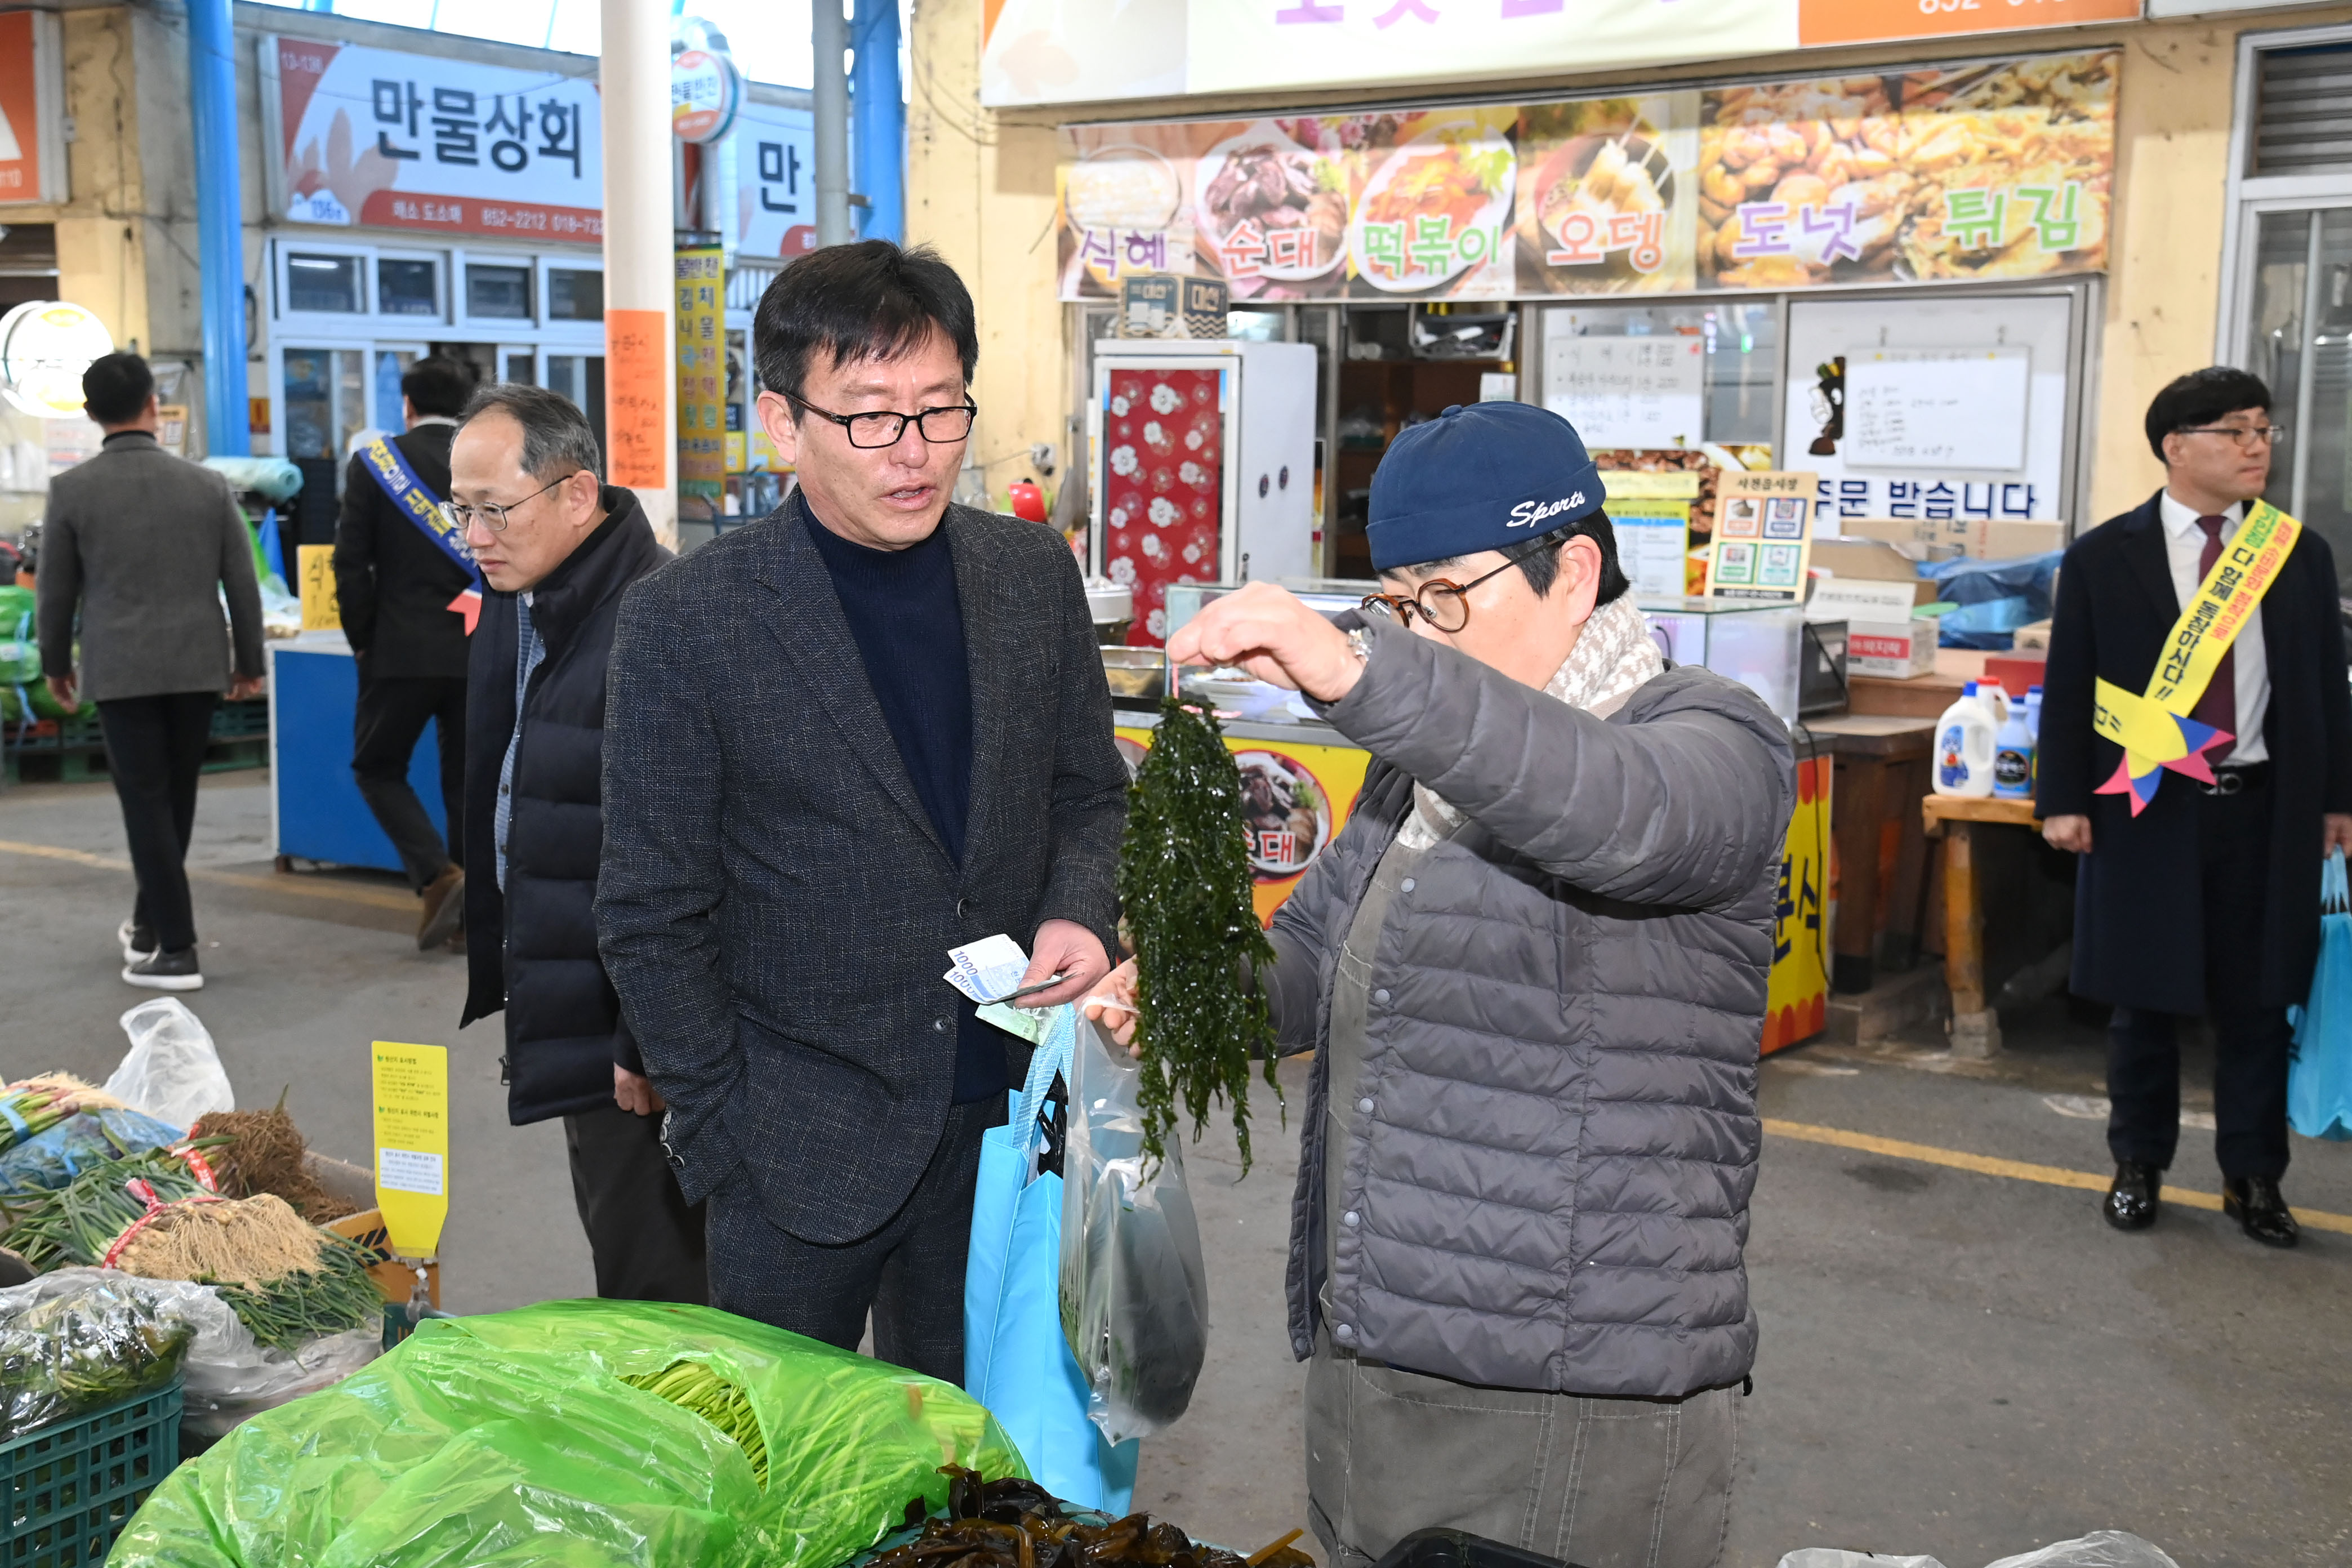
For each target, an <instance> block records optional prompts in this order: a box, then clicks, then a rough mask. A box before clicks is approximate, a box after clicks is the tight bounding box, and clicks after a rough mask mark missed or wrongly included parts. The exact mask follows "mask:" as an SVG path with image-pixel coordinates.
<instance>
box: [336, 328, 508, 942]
mask: <svg viewBox="0 0 2352 1568" xmlns="http://www.w3.org/2000/svg"><path fill="white" fill-rule="evenodd" d="M467 385H468V380H467V374H466V373H465V372H464V371H463V370H462V369H460V368H459V367H458V366H457V364H455V363H452V362H450V361H448V360H446V359H424V360H419V361H417V362H416V363H415V364H414V365H411V366H410V367H409V369H408V373H407V374H405V375H403V376H402V377H401V378H400V411H401V414H402V416H403V417H404V419H405V420H406V422H407V426H408V430H407V434H405V435H402V436H394V437H390V438H389V439H388V440H387V441H386V442H385V445H386V446H387V447H390V448H391V450H392V452H393V453H394V454H396V459H395V460H394V461H392V462H390V463H388V464H384V465H383V466H379V465H378V464H377V463H374V462H371V460H370V458H369V454H368V453H366V452H364V451H362V452H356V453H353V454H352V460H351V464H350V467H349V468H347V469H346V470H345V471H344V474H343V511H342V517H341V521H338V522H337V523H336V525H335V602H336V605H337V606H338V607H339V608H340V609H341V612H342V620H343V637H344V638H345V639H346V640H347V641H349V642H350V644H351V645H352V654H353V656H354V657H355V658H357V659H358V661H359V671H360V694H359V710H358V715H357V719H356V721H355V722H354V724H353V726H352V731H353V733H352V776H353V777H355V778H356V779H357V780H358V781H359V786H360V795H361V797H362V799H364V800H365V801H366V802H367V804H368V809H369V810H370V811H371V812H373V813H374V814H375V819H376V822H377V824H378V825H379V826H382V827H383V833H384V837H387V838H389V839H391V840H392V847H393V848H394V850H396V851H398V853H399V855H400V864H401V868H402V869H403V870H404V871H405V872H407V874H408V884H409V886H410V887H412V888H414V889H416V891H417V894H418V896H419V897H421V898H422V899H423V900H425V910H424V914H423V917H422V918H421V919H420V920H419V921H418V922H417V928H416V945H417V946H418V947H419V948H421V949H431V948H436V947H438V946H440V945H441V944H442V943H443V942H447V941H448V940H449V939H450V938H451V937H453V936H455V935H457V930H458V921H459V920H460V918H461V916H462V915H463V913H464V911H465V907H466V905H465V893H464V889H465V873H464V872H462V871H461V870H459V869H458V866H459V864H460V863H461V862H462V861H463V859H464V858H465V857H464V853H463V847H464V845H465V842H466V835H465V826H464V813H465V804H464V803H465V781H466V634H467V632H469V631H471V630H472V629H473V628H472V626H471V625H470V624H469V621H468V618H467V615H466V613H465V611H464V610H463V609H461V608H458V607H457V605H458V603H459V595H463V594H467V593H469V592H470V591H471V590H472V588H473V587H474V580H473V578H472V576H471V575H469V574H467V571H466V569H465V568H464V567H462V566H460V565H458V564H457V563H456V562H454V561H452V560H451V559H450V558H449V556H448V555H447V553H446V552H444V551H443V550H442V548H441V547H440V546H439V545H437V544H436V543H435V542H433V539H432V538H431V536H430V535H428V534H427V533H426V531H425V529H424V528H423V527H422V526H421V525H420V524H419V522H418V521H417V519H416V518H415V515H413V514H412V513H411V512H410V511H408V510H404V508H403V507H402V506H401V504H400V503H399V502H398V501H396V500H394V495H393V492H392V491H391V490H390V489H387V488H386V485H387V483H390V484H394V485H400V484H406V483H409V482H412V481H413V482H414V484H415V485H416V486H418V487H421V488H422V489H424V490H425V491H427V492H429V494H430V499H431V500H434V501H446V500H448V499H449V443H450V440H451V439H452V438H453V437H455V436H456V435H457V413H458V411H459V410H460V409H462V408H463V407H464V406H465V405H466V392H467ZM403 466H404V467H405V469H406V472H405V473H404V474H403V473H401V472H400V470H401V468H403ZM387 469H389V470H390V472H389V473H387V471H386V470H387ZM428 723H437V724H438V726H439V735H438V740H439V745H440V752H441V801H442V807H443V810H444V811H445V813H446V816H447V818H448V823H449V837H448V842H447V843H446V845H445V844H444V843H443V842H442V837H441V835H440V834H439V833H437V832H436V831H435V830H434V827H433V819H432V818H431V817H429V816H426V815H425V806H424V804H423V803H422V802H421V801H419V800H418V799H417V798H416V792H415V790H414V789H412V788H410V787H409V783H408V763H409V758H410V756H411V755H412V754H413V753H414V752H415V750H416V742H417V738H418V737H419V736H421V735H423V734H424V733H425V725H426V724H428Z"/></svg>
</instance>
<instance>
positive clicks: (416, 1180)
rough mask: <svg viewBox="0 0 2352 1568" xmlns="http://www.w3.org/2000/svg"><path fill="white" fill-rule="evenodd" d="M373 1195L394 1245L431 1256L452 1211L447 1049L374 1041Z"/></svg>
mask: <svg viewBox="0 0 2352 1568" xmlns="http://www.w3.org/2000/svg"><path fill="white" fill-rule="evenodd" d="M374 1059H375V1201H376V1206H377V1207H378V1208H380V1209H382V1210H383V1228H384V1232H385V1234H386V1235H387V1236H388V1237H390V1238H391V1241H392V1249H393V1250H394V1252H396V1253H398V1254H399V1255H400V1256H401V1257H403V1258H431V1257H433V1256H435V1255H436V1253H437V1252H438V1251H439V1249H440V1246H441V1225H442V1222H443V1221H444V1220H446V1219H447V1218H448V1217H449V1052H448V1050H447V1049H446V1047H441V1046H400V1045H392V1044H389V1043H387V1042H385V1041H383V1040H378V1041H377V1042H376V1043H375V1048H374Z"/></svg>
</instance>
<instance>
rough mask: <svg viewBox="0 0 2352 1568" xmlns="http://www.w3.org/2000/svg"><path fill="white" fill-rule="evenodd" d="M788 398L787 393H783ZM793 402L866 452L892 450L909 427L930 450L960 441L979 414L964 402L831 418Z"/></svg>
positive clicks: (974, 406) (800, 399)
mask: <svg viewBox="0 0 2352 1568" xmlns="http://www.w3.org/2000/svg"><path fill="white" fill-rule="evenodd" d="M785 395H786V396H787V397H791V396H792V395H791V394H790V393H786V394H785ZM793 402H794V403H797V404H799V405H801V406H802V407H803V408H805V409H807V410H808V411H809V412H810V413H811V414H814V415H815V416H817V417H819V418H820V419H830V420H832V421H833V422H834V423H835V425H838V426H841V427H842V428H843V429H844V430H846V431H848V432H849V444H850V445H851V446H853V447H866V448H868V449H871V448H874V447H895V446H897V445H898V440H899V437H903V436H905V435H906V433H907V426H908V425H909V424H911V425H913V426H915V428H916V429H918V430H920V431H921V432H922V433H923V439H924V440H926V441H929V443H931V445H933V446H934V447H937V446H942V445H944V444H946V443H948V442H950V441H961V440H962V439H963V438H964V437H967V436H969V435H971V422H972V418H973V416H975V415H977V414H979V412H980V405H978V404H976V403H971V402H966V403H962V404H960V405H957V406H955V407H952V408H926V409H923V410H922V411H921V412H919V413H916V414H893V413H888V412H883V411H877V412H875V413H872V414H835V413H831V412H829V411H827V410H825V409H823V408H819V407H818V406H817V405H815V404H814V403H811V402H810V401H809V400H808V399H806V398H804V397H793Z"/></svg>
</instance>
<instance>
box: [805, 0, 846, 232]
mask: <svg viewBox="0 0 2352 1568" xmlns="http://www.w3.org/2000/svg"><path fill="white" fill-rule="evenodd" d="M841 7H842V0H814V3H813V4H812V5H810V7H809V47H810V50H811V52H812V53H813V54H814V57H815V81H814V83H813V84H812V88H813V90H812V92H811V98H812V100H813V101H812V103H811V105H810V112H811V115H812V117H813V118H814V121H815V122H816V124H815V132H816V242H817V243H818V244H819V245H846V244H847V243H848V242H849V241H850V240H852V239H854V238H856V230H854V229H853V228H851V227H850V224H849V76H848V73H847V72H846V71H845V70H844V69H843V68H842V56H843V55H844V54H845V52H846V51H847V50H848V48H849V22H848V18H846V17H845V16H843V15H842V9H841Z"/></svg>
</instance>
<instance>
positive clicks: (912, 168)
mask: <svg viewBox="0 0 2352 1568" xmlns="http://www.w3.org/2000/svg"><path fill="white" fill-rule="evenodd" d="M981 4H982V0H938V3H931V0H926V3H925V4H923V5H919V6H917V7H916V10H915V30H914V37H913V49H912V55H913V60H914V67H913V81H912V84H911V90H910V92H909V95H908V96H909V98H910V100H911V101H910V102H909V104H908V110H907V166H908V167H907V176H908V177H907V233H908V238H909V239H910V240H914V241H929V243H930V244H932V245H935V246H937V247H939V249H940V254H941V255H943V256H945V257H946V258H948V260H949V261H950V263H952V264H953V265H954V267H955V268H956V270H957V271H958V272H960V273H961V274H962V275H963V279H964V282H965V283H966V284H967V285H968V286H969V287H970V288H971V292H972V298H973V300H974V301H975V302H976V303H977V305H978V307H979V313H980V367H979V370H978V372H977V374H976V376H975V379H974V382H973V386H972V397H973V400H974V401H975V402H977V403H978V404H979V405H980V417H979V420H978V421H977V423H976V425H975V426H974V429H973V436H972V446H971V451H972V455H973V458H974V460H976V461H977V462H979V463H980V464H981V465H982V467H983V468H985V469H986V471H987V478H988V486H989V489H990V492H991V493H992V495H994V496H996V497H997V498H998V500H997V503H996V504H998V505H999V506H1003V504H1004V503H1003V491H1004V487H1005V486H1006V485H1007V484H1009V483H1011V482H1012V481H1013V480H1014V479H1024V478H1027V477H1030V473H1031V465H1030V458H1029V447H1030V444H1031V443H1033V442H1040V441H1043V442H1051V443H1053V444H1054V446H1055V447H1056V450H1057V454H1058V457H1059V458H1060V460H1061V461H1063V462H1067V461H1068V458H1069V453H1068V439H1067V432H1066V421H1067V419H1068V416H1069V412H1070V409H1069V406H1068V405H1069V398H1068V395H1067V383H1068V374H1067V372H1066V363H1067V359H1066V354H1065V353H1064V352H1063V342H1062V308H1061V305H1060V304H1059V303H1058V302H1057V301H1056V300H1055V297H1054V235H1053V222H1054V153H1055V136H1054V130H1053V127H1052V126H1051V125H1050V124H1045V123H1035V122H1033V123H1029V124H1021V123H1017V122H1014V123H1008V122H1006V121H1003V120H1001V119H1000V118H999V117H997V116H995V115H993V114H991V113H988V112H987V111H985V110H982V109H981V107H980V36H981Z"/></svg>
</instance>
